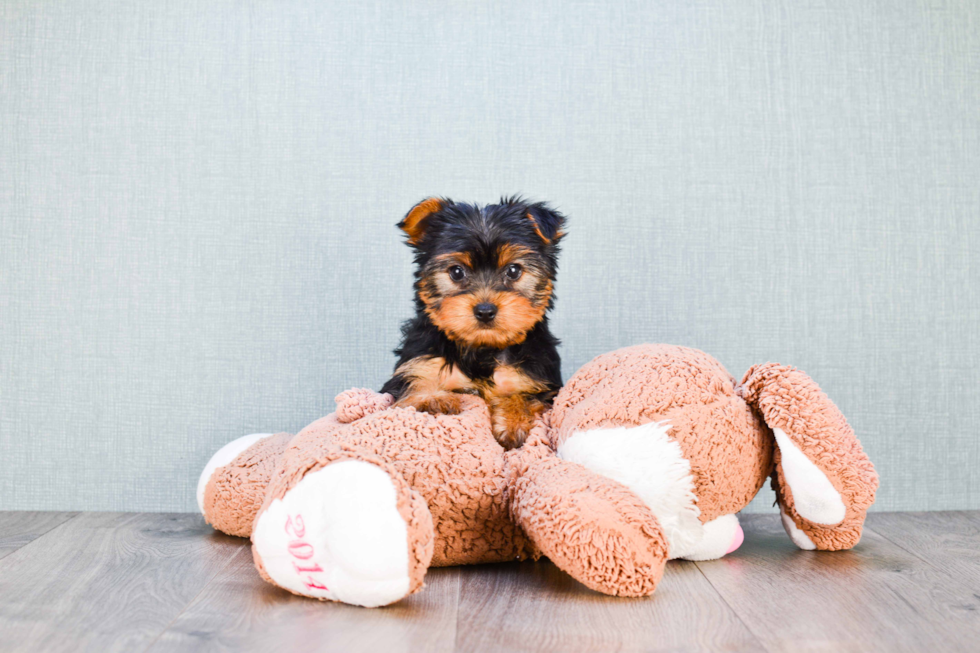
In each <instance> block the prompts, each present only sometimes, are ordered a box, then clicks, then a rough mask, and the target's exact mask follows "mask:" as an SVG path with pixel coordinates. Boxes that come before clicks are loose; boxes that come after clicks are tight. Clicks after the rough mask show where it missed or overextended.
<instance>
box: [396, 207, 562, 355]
mask: <svg viewBox="0 0 980 653" xmlns="http://www.w3.org/2000/svg"><path fill="white" fill-rule="evenodd" d="M564 222H565V218H564V216H562V215H561V214H560V213H558V212H557V211H555V210H553V209H551V208H549V207H548V206H547V205H546V204H544V203H536V204H532V203H529V202H525V201H524V200H523V199H521V198H511V199H504V200H502V201H501V202H500V204H491V205H489V206H482V207H481V206H478V205H475V204H462V203H459V204H457V203H455V202H453V201H452V200H447V199H438V198H430V199H427V200H423V201H422V202H419V203H418V204H417V205H415V207H414V208H412V210H411V211H409V212H408V215H406V216H405V219H404V220H402V221H401V222H400V223H399V224H398V226H399V227H400V228H401V229H402V230H403V231H404V232H405V233H406V234H407V235H408V244H409V245H410V246H411V247H413V248H414V249H415V263H416V267H417V269H416V271H415V279H416V281H415V291H416V299H417V301H418V303H419V306H420V308H421V309H422V310H424V311H425V312H426V314H427V315H428V316H429V319H430V320H432V323H433V324H435V325H436V326H437V327H438V328H439V329H440V330H441V331H442V332H443V333H445V334H446V336H448V337H449V338H450V339H452V340H455V341H457V342H459V343H461V344H463V345H466V346H470V347H494V348H498V349H503V348H504V347H508V346H510V345H515V344H518V343H520V342H523V340H524V338H525V337H526V336H527V333H528V331H530V330H531V329H532V328H534V325H535V324H537V323H538V322H540V321H541V320H542V318H544V315H545V313H546V312H547V311H548V309H550V308H551V306H552V303H553V300H554V293H553V289H554V281H555V274H556V273H557V271H558V262H557V260H558V243H559V241H560V240H561V238H562V236H563V235H564V234H563V232H562V227H563V225H564Z"/></svg>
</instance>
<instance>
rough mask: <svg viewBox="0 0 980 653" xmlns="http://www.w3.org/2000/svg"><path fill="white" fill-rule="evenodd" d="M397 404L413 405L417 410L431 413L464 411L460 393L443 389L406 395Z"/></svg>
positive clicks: (440, 413)
mask: <svg viewBox="0 0 980 653" xmlns="http://www.w3.org/2000/svg"><path fill="white" fill-rule="evenodd" d="M395 405H396V406H402V407H408V406H411V407H412V408H414V409H415V410H418V411H421V412H423V413H429V414H430V415H458V414H459V413H460V412H461V411H462V404H461V402H460V397H459V395H458V394H455V393H453V392H446V391H442V390H440V391H438V392H426V393H416V394H409V395H405V396H404V397H402V398H401V399H399V400H398V402H397V403H396V404H395Z"/></svg>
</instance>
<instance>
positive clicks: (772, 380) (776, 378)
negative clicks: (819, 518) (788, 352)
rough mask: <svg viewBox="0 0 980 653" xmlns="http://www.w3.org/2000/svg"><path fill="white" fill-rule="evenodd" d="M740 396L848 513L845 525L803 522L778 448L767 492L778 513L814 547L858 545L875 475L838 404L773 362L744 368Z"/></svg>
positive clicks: (831, 548)
mask: <svg viewBox="0 0 980 653" xmlns="http://www.w3.org/2000/svg"><path fill="white" fill-rule="evenodd" d="M739 393H740V394H741V395H742V396H744V397H745V399H746V400H747V401H750V402H752V404H754V405H755V406H757V407H758V409H759V411H760V412H761V413H762V415H763V416H764V417H765V420H766V423H767V424H768V425H769V426H770V427H772V428H778V429H782V430H783V431H784V432H785V433H786V435H788V436H789V437H790V438H791V439H792V440H793V443H794V444H795V445H796V446H797V447H799V449H800V450H801V451H802V452H803V453H804V454H805V455H806V457H807V458H808V459H809V460H810V461H811V462H812V463H813V464H815V465H816V466H817V468H819V469H820V471H822V472H823V473H824V475H826V476H827V478H828V479H829V480H830V482H831V484H832V485H833V486H834V489H835V490H837V492H838V493H840V495H841V499H842V500H843V502H844V506H845V507H846V509H847V511H846V514H845V517H844V521H842V522H841V523H840V524H836V525H832V526H826V525H822V524H815V523H813V522H810V521H807V520H806V519H804V518H802V517H801V516H800V515H799V514H798V513H797V512H796V510H795V508H794V503H793V494H792V491H791V489H790V487H789V485H788V484H787V483H786V481H785V477H784V475H783V469H782V464H781V460H782V458H781V456H780V454H779V451H778V450H777V451H776V457H775V462H776V469H775V473H774V474H773V476H772V488H773V490H775V492H776V497H777V499H778V501H779V503H780V506H781V507H782V508H783V511H784V512H785V513H786V514H787V515H788V516H789V517H790V518H791V519H792V520H793V523H794V524H796V527H797V528H799V529H800V530H801V531H803V532H804V533H806V535H807V536H808V537H809V538H810V540H811V541H812V542H813V543H814V545H815V546H816V548H818V549H822V550H827V551H837V550H841V549H849V548H851V547H853V546H854V545H855V544H857V543H858V540H860V539H861V529H862V525H863V524H864V517H865V514H866V513H867V510H868V508H869V507H870V506H871V504H872V503H874V497H875V491H876V490H877V489H878V474H877V472H875V469H874V466H873V465H872V464H871V461H870V460H869V459H868V457H867V455H866V454H865V453H864V450H863V449H862V448H861V443H860V442H858V439H857V437H855V435H854V431H853V429H851V427H850V425H849V424H848V423H847V420H846V419H845V418H844V415H843V414H842V413H841V412H840V410H838V408H837V406H835V405H834V403H833V402H832V401H830V399H829V398H828V397H827V395H826V394H824V392H823V391H822V390H821V389H820V388H819V387H818V386H817V384H816V383H814V382H813V380H812V379H811V378H810V377H809V376H807V375H806V374H804V373H803V372H801V371H799V370H797V369H796V368H793V367H789V366H786V365H778V364H776V363H766V364H764V365H756V366H755V367H752V368H751V369H749V371H748V372H746V373H745V378H744V379H743V381H742V384H741V386H740V387H739Z"/></svg>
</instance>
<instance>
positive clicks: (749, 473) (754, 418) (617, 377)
mask: <svg viewBox="0 0 980 653" xmlns="http://www.w3.org/2000/svg"><path fill="white" fill-rule="evenodd" d="M664 420H666V421H667V422H668V423H669V424H670V436H671V437H672V438H673V439H674V440H676V441H677V443H678V444H679V445H680V447H681V449H682V451H683V452H684V457H685V458H687V460H688V461H690V463H691V474H692V476H693V478H694V487H695V490H694V492H695V495H696V496H697V505H698V507H699V508H700V510H701V514H700V519H701V521H702V523H704V522H708V521H711V520H713V519H715V518H716V517H719V516H721V515H728V514H732V513H735V512H738V511H739V510H741V509H742V508H744V507H745V506H746V505H748V503H749V501H751V500H752V498H753V497H754V496H755V495H756V494H757V493H758V492H759V489H760V488H761V487H762V485H763V484H764V483H765V480H766V477H767V476H769V473H770V471H771V470H772V453H773V439H772V434H771V433H770V432H769V430H768V429H767V428H766V425H765V424H764V423H763V422H762V420H761V419H759V416H758V415H757V414H756V413H755V412H754V411H753V410H752V407H751V406H749V405H748V404H747V403H746V402H745V401H744V400H743V399H742V398H741V397H739V396H738V395H737V394H736V392H735V379H734V378H733V377H732V376H731V375H730V374H729V373H728V372H727V371H726V370H725V368H724V367H722V365H721V363H719V362H718V361H716V360H715V359H714V358H712V357H711V356H708V355H707V354H705V353H704V352H702V351H698V350H696V349H689V348H687V347H677V346H673V345H637V346H634V347H626V348H624V349H618V350H616V351H613V352H610V353H608V354H603V355H601V356H598V357H596V358H595V359H593V360H592V361H591V362H590V363H586V365H585V366H583V367H582V368H581V369H580V370H579V371H578V372H577V373H576V374H575V375H574V376H573V377H572V378H571V379H569V381H568V383H566V384H565V387H563V388H562V389H561V391H560V392H559V393H558V396H557V397H556V399H555V403H554V408H553V409H552V411H551V423H552V425H553V430H552V432H551V438H552V445H553V446H554V447H555V448H557V447H558V446H559V445H560V444H561V443H562V442H563V441H564V440H566V439H567V438H569V437H570V436H571V435H572V434H573V433H575V432H577V431H588V430H591V429H597V428H612V427H616V426H638V425H640V424H646V423H648V422H660V421H664Z"/></svg>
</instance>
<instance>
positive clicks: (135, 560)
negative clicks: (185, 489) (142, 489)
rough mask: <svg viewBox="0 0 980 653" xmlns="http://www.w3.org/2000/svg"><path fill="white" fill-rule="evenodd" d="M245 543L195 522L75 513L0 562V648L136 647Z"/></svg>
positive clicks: (190, 518) (159, 516) (169, 517)
mask: <svg viewBox="0 0 980 653" xmlns="http://www.w3.org/2000/svg"><path fill="white" fill-rule="evenodd" d="M245 543H246V541H245V540H242V539H239V538H232V537H228V536H225V535H221V534H218V533H215V532H214V531H212V530H211V528H210V527H208V526H207V525H206V524H205V523H204V520H203V519H202V518H201V516H200V515H165V514H118V513H86V514H81V515H79V516H77V517H75V518H74V519H72V520H70V521H68V522H66V523H65V524H63V525H62V526H61V527H60V528H57V529H55V530H53V531H50V532H49V533H47V534H46V535H43V536H41V537H39V538H38V539H37V540H35V541H34V542H33V543H32V544H31V545H30V546H25V547H22V548H20V549H18V550H17V551H15V552H13V553H11V554H10V555H8V556H7V557H5V558H4V559H3V560H0V650H5V651H6V650H23V651H100V652H101V651H134V650H141V649H144V648H146V646H148V645H149V644H150V642H152V641H153V640H154V639H155V638H156V637H157V636H158V635H159V634H160V633H161V632H162V631H163V630H164V628H165V627H166V626H167V624H168V623H170V621H171V620H172V619H173V618H174V617H175V616H177V615H178V614H179V613H180V612H181V610H183V609H184V607H186V606H187V605H188V604H189V603H190V602H191V600H192V599H193V598H194V597H195V596H196V595H197V593H198V592H200V591H201V589H203V588H204V587H205V586H206V585H207V583H208V581H209V580H210V579H211V578H212V577H213V576H214V575H215V574H216V573H217V572H218V571H219V570H220V569H221V568H222V567H224V566H225V565H226V564H227V563H228V562H229V561H230V560H231V559H232V557H233V556H234V555H235V553H237V552H238V551H240V550H241V548H242V547H243V546H244V544H245Z"/></svg>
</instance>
